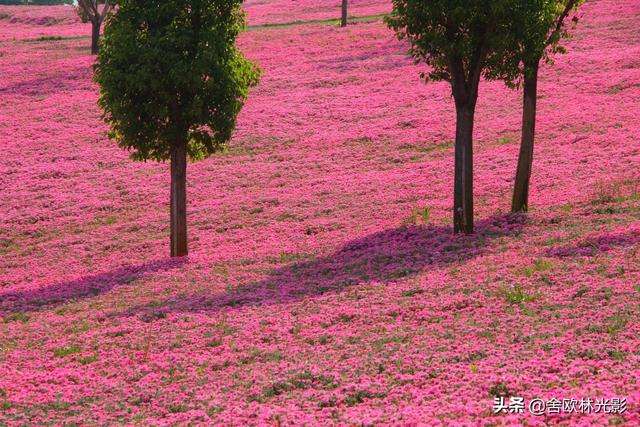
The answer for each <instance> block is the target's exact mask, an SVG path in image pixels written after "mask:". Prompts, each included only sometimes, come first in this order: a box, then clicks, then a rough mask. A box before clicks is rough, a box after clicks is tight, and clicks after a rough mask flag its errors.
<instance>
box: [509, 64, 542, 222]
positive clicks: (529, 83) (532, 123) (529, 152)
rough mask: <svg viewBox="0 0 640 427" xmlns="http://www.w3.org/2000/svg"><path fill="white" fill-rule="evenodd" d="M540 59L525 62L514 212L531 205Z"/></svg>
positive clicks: (526, 208) (513, 202)
mask: <svg viewBox="0 0 640 427" xmlns="http://www.w3.org/2000/svg"><path fill="white" fill-rule="evenodd" d="M539 63H540V62H539V61H535V62H532V63H528V64H525V78H524V97H523V106H522V135H521V139H520V155H519V157H518V169H517V171H516V180H515V183H514V186H513V200H512V202H511V211H512V212H526V211H527V210H528V207H529V181H530V178H531V167H532V164H533V141H534V134H535V129H536V100H537V92H538V67H539Z"/></svg>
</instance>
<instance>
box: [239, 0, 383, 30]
mask: <svg viewBox="0 0 640 427" xmlns="http://www.w3.org/2000/svg"><path fill="white" fill-rule="evenodd" d="M243 7H244V9H245V10H246V11H247V16H248V19H249V24H250V25H265V24H278V23H285V22H295V21H310V20H320V19H339V18H340V16H341V13H342V0H246V1H245V2H244V3H243ZM347 11H348V14H349V16H371V15H380V14H383V13H389V12H391V1H390V0H349V2H348V8H347Z"/></svg>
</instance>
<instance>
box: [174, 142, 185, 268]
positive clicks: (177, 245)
mask: <svg viewBox="0 0 640 427" xmlns="http://www.w3.org/2000/svg"><path fill="white" fill-rule="evenodd" d="M187 253H188V251H187V142H186V139H184V138H183V139H181V140H180V141H177V142H176V143H175V144H174V145H173V147H171V256H172V257H181V256H185V255H187Z"/></svg>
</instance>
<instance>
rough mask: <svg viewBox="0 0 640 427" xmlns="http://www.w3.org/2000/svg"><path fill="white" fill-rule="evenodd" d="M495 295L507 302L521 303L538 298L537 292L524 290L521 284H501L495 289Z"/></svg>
mask: <svg viewBox="0 0 640 427" xmlns="http://www.w3.org/2000/svg"><path fill="white" fill-rule="evenodd" d="M496 296H497V297H498V298H502V299H503V300H504V301H505V302H506V303H508V304H523V303H526V302H532V301H535V300H537V299H538V297H539V296H540V294H539V293H538V292H531V293H530V292H526V291H525V290H524V289H523V288H522V286H520V285H515V286H503V287H501V288H499V289H498V290H497V291H496Z"/></svg>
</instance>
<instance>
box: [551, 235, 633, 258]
mask: <svg viewBox="0 0 640 427" xmlns="http://www.w3.org/2000/svg"><path fill="white" fill-rule="evenodd" d="M638 243H640V233H638V231H637V230H631V231H628V232H626V233H603V234H600V235H598V236H592V237H589V238H587V239H584V240H583V241H581V242H578V243H575V244H570V245H566V246H561V247H557V248H551V249H549V250H548V251H547V256H552V257H557V258H565V257H572V256H595V255H597V254H598V253H601V252H607V251H609V250H611V249H613V248H632V247H634V246H635V245H636V244H638Z"/></svg>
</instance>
